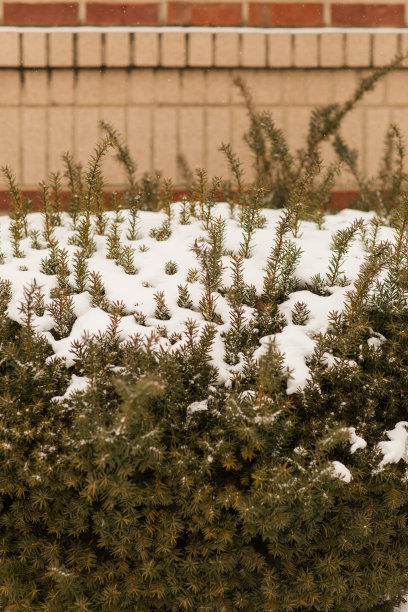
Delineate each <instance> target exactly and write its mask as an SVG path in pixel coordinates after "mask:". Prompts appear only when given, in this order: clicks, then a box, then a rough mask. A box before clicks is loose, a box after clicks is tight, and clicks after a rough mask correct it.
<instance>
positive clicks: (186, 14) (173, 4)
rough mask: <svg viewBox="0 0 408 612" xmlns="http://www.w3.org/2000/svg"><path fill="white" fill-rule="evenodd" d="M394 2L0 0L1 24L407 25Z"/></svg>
mask: <svg viewBox="0 0 408 612" xmlns="http://www.w3.org/2000/svg"><path fill="white" fill-rule="evenodd" d="M406 5H407V3H406V2H398V1H397V0H396V1H395V2H394V1H391V2H388V1H384V0H382V1H379V0H369V1H360V2H353V1H352V0H351V1H350V0H343V2H339V1H335V0H321V1H320V2H316V1H314V0H308V1H307V2H296V1H293V0H280V1H278V2H274V1H268V2H265V1H262V0H254V1H251V0H241V1H239V0H224V1H211V0H210V1H206V0H201V1H200V0H199V1H196V0H181V1H173V0H166V1H164V0H150V1H146V0H141V1H129V2H109V1H106V0H103V1H93V0H91V1H87V0H78V1H77V2H66V1H64V0H62V1H61V0H58V1H55V0H54V1H40V2H33V1H27V0H26V1H19V0H18V1H11V0H10V1H4V2H0V23H1V24H3V25H43V26H44V25H59V26H74V25H102V26H113V25H116V26H118V25H195V26H204V25H212V26H242V25H244V26H246V25H249V26H255V27H257V26H258V27H259V26H260V27H280V26H284V27H293V26H301V27H302V26H303V27H304V26H351V27H353V26H377V27H378V26H391V27H402V26H405V25H408V23H407V18H408V14H407V11H406Z"/></svg>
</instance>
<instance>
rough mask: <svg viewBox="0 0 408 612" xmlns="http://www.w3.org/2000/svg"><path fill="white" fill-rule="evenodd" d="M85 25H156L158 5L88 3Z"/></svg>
mask: <svg viewBox="0 0 408 612" xmlns="http://www.w3.org/2000/svg"><path fill="white" fill-rule="evenodd" d="M86 23H87V25H111V26H113V25H158V24H159V4H158V3H157V2H142V3H137V4H131V3H127V4H117V3H116V2H88V4H87V5H86Z"/></svg>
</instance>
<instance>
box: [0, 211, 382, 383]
mask: <svg viewBox="0 0 408 612" xmlns="http://www.w3.org/2000/svg"><path fill="white" fill-rule="evenodd" d="M180 207H181V205H180V204H174V205H173V219H172V222H171V233H170V236H169V238H168V239H167V240H156V239H155V238H153V237H151V236H150V233H151V230H152V229H154V228H157V227H159V226H160V225H161V224H162V222H163V221H164V220H165V215H164V213H162V212H150V211H149V212H148V211H140V212H139V223H138V229H137V240H128V239H127V238H126V233H127V227H128V224H129V223H128V219H127V213H126V211H121V217H122V219H123V221H122V222H121V223H119V232H120V241H121V245H122V247H123V246H127V245H128V246H129V247H131V248H132V249H133V250H134V257H133V261H134V267H135V272H136V273H135V274H127V273H126V272H125V270H124V268H123V266H121V265H118V264H117V263H116V262H115V260H113V259H108V258H107V250H108V246H107V238H106V236H100V235H99V236H98V235H96V236H94V240H95V245H96V250H95V252H94V253H93V254H92V256H91V257H90V258H89V259H88V268H89V271H94V272H98V273H100V275H101V277H102V283H103V286H104V288H105V297H106V300H107V304H109V303H110V304H112V303H114V302H116V303H120V304H121V306H122V309H123V310H122V312H123V316H122V318H121V324H120V334H121V338H122V339H123V340H125V339H126V338H128V337H129V336H130V335H131V334H135V333H141V334H148V335H150V334H151V333H152V331H153V330H157V329H159V331H160V333H161V334H164V335H165V336H167V337H161V338H160V342H161V344H162V345H163V346H166V347H169V348H171V343H170V340H169V339H168V338H169V337H170V336H171V335H172V334H181V337H180V339H179V340H178V342H175V343H174V344H173V346H174V347H177V345H178V343H180V342H182V341H183V338H182V336H183V332H184V330H185V322H186V320H187V319H194V320H196V321H197V322H198V323H199V324H200V325H204V323H205V321H204V318H203V316H202V314H201V313H200V311H199V301H200V297H201V295H202V292H203V286H202V284H201V283H200V280H199V274H198V272H199V265H198V261H197V257H196V256H195V254H194V253H193V251H192V246H193V244H194V242H195V241H198V243H200V242H201V241H203V242H204V241H205V240H206V239H207V236H208V233H207V231H205V230H203V227H202V226H203V224H202V222H201V221H200V220H198V219H195V218H191V223H189V224H188V225H182V224H180V222H179V214H180ZM262 212H263V214H264V216H265V217H266V220H267V223H266V225H265V227H264V228H262V229H257V230H256V232H255V235H254V239H253V250H252V253H251V256H250V257H249V258H247V259H244V260H243V272H244V280H245V282H246V283H248V284H252V285H254V286H255V288H256V291H257V294H261V293H262V285H263V278H264V275H265V272H264V270H265V265H266V261H267V258H268V254H269V251H270V249H271V245H272V243H273V239H274V232H275V227H276V224H277V222H278V220H279V217H280V216H281V214H282V212H281V211H279V210H266V209H265V210H263V211H262ZM213 215H214V217H217V216H221V217H222V218H223V219H225V221H226V229H225V242H224V249H223V253H224V254H223V255H222V266H223V271H222V279H221V283H222V286H224V287H228V286H229V285H230V284H231V258H230V254H231V253H238V252H239V249H240V243H241V242H242V228H241V226H240V224H239V223H238V221H237V220H235V219H233V218H231V217H230V214H229V207H228V206H227V205H226V204H219V205H217V207H216V209H215V210H213ZM106 216H107V217H108V218H109V219H110V221H112V220H113V219H114V216H115V215H114V213H112V212H108V213H106ZM372 216H373V215H372V214H371V213H362V212H360V211H355V210H343V211H341V212H340V213H338V214H336V215H327V216H326V217H325V219H324V228H323V229H321V230H319V229H318V228H317V226H316V225H315V224H314V223H311V222H303V223H302V225H301V235H300V237H299V238H294V239H293V241H294V242H295V243H296V245H297V246H299V247H300V249H301V251H302V253H301V259H300V262H299V264H298V265H297V268H296V273H295V276H296V279H297V280H298V284H299V286H300V287H301V286H306V284H307V283H310V280H311V277H313V276H314V275H316V274H321V276H322V277H323V278H324V277H325V274H326V272H327V271H328V262H329V258H330V254H331V252H330V245H331V240H332V236H333V234H334V233H335V232H336V231H337V230H339V229H344V228H347V227H348V226H350V224H351V223H352V222H353V221H355V220H356V219H358V218H363V219H364V220H365V221H367V222H368V221H369V220H370V219H371V218H372ZM9 225H10V220H9V218H8V217H1V218H0V231H1V244H2V250H3V253H4V255H5V258H4V263H3V265H1V266H0V275H1V278H3V279H9V280H10V281H11V282H12V287H13V297H12V299H11V302H10V305H9V311H8V312H9V316H10V317H11V318H12V319H14V320H16V321H18V322H21V314H20V312H19V304H20V302H21V300H22V298H23V288H24V286H28V285H29V284H30V283H31V282H32V281H33V280H34V279H35V280H36V281H37V283H38V284H39V285H40V286H41V287H42V291H43V293H44V294H45V296H46V299H47V301H48V302H50V301H52V300H51V298H50V292H51V291H52V289H54V288H56V287H57V286H58V283H57V278H56V275H53V274H44V272H42V271H41V269H43V268H44V266H42V265H41V262H42V260H44V259H45V258H47V257H48V256H49V249H47V248H46V246H45V243H44V241H43V240H41V239H40V244H41V247H42V248H40V249H38V248H37V249H36V248H32V246H30V245H31V243H32V239H30V238H25V239H23V240H22V241H21V243H20V244H21V249H22V251H23V252H24V253H25V257H24V258H21V257H13V254H12V248H11V245H10V244H9ZM28 225H29V230H31V231H32V230H37V231H39V232H41V231H42V226H43V219H42V216H41V214H40V213H32V214H30V215H28ZM382 232H383V234H384V237H391V230H390V229H389V228H382ZM74 234H75V232H74V231H73V229H72V222H71V219H70V217H69V216H68V215H67V214H65V213H63V214H62V225H61V226H59V227H55V229H54V237H55V239H56V240H57V242H58V248H59V249H66V251H67V252H68V261H69V264H68V266H69V271H70V277H69V283H70V284H71V285H72V286H74V285H75V281H74V264H73V256H74V253H75V252H76V251H78V246H76V245H74V244H71V242H72V237H73V236H74ZM364 255H365V254H364V249H363V244H362V241H361V240H360V239H357V240H355V241H354V242H353V243H352V244H351V247H350V251H349V254H348V257H347V259H346V260H345V262H344V265H343V266H342V268H343V271H344V274H345V276H346V277H347V279H349V283H351V282H352V281H353V280H354V279H355V278H356V275H357V273H358V270H359V266H360V264H361V263H362V262H363V260H364ZM169 261H172V262H174V263H175V264H176V268H177V269H176V272H174V274H168V273H166V264H167V263H168V262H169ZM193 269H195V270H197V273H196V275H195V279H194V276H193V278H192V279H190V280H193V282H188V280H189V279H188V274H189V270H193ZM88 284H89V280H88ZM185 284H187V287H188V291H189V294H190V297H191V300H192V308H180V307H179V306H178V305H177V300H178V285H185ZM326 289H327V293H328V295H323V296H322V295H316V294H315V293H312V292H311V291H310V290H307V289H299V290H297V291H294V292H293V293H291V294H290V296H289V299H287V300H286V301H285V302H283V303H282V304H281V305H280V306H279V310H280V311H281V312H282V313H283V314H284V316H285V319H286V325H285V327H284V328H283V330H282V331H281V332H280V333H278V334H276V335H275V338H276V341H277V346H278V348H279V349H280V350H281V351H282V352H283V353H284V356H285V365H286V366H287V367H288V368H289V369H290V370H291V377H290V378H289V381H288V393H293V392H295V391H296V390H297V389H298V388H299V387H303V386H304V384H305V382H306V379H307V376H308V368H307V366H306V363H305V358H306V357H309V356H310V355H311V354H312V352H313V349H314V346H315V341H314V340H313V338H314V336H315V335H316V334H317V333H319V332H321V333H324V332H325V331H326V330H327V327H328V315H329V313H330V312H331V311H333V310H341V308H342V305H343V301H344V296H345V293H346V291H347V290H348V289H350V286H347V285H346V286H340V287H339V286H333V287H329V286H327V287H326ZM161 291H162V292H164V295H165V302H166V305H167V308H168V310H169V318H168V319H164V320H163V319H158V318H157V316H156V307H157V304H156V301H155V294H157V293H158V292H161ZM72 299H73V312H74V315H75V321H74V323H73V325H72V329H71V330H70V332H69V333H68V334H67V335H66V337H63V338H61V339H59V340H56V339H55V338H54V336H53V334H52V329H53V328H54V327H55V321H54V319H53V318H52V316H51V314H49V313H47V312H45V313H44V314H43V315H42V316H37V317H36V318H35V322H34V323H35V325H36V329H37V331H38V332H43V333H44V335H45V336H46V337H47V339H48V341H49V342H50V344H51V346H52V348H53V351H54V353H55V355H58V356H60V357H64V358H65V359H66V362H67V366H71V365H72V364H73V354H72V353H71V351H70V347H71V344H72V341H73V340H78V339H80V338H81V336H82V335H83V334H84V333H85V332H88V333H91V334H93V333H97V332H99V331H102V332H103V331H105V330H106V328H107V327H108V325H109V321H110V319H109V308H108V307H106V308H105V309H103V308H100V307H92V305H91V297H90V294H89V292H88V291H87V290H85V291H83V292H81V293H75V294H73V295H72ZM296 302H304V303H305V304H306V305H307V307H308V310H310V315H309V319H308V321H307V322H306V323H305V324H304V325H294V324H293V323H292V316H291V313H292V310H293V307H294V305H295V304H296ZM215 308H216V312H217V313H218V314H219V316H220V317H221V320H222V323H220V324H218V325H217V335H216V338H215V342H214V345H213V350H212V355H213V363H214V365H215V366H216V367H217V368H218V370H219V381H220V382H226V381H227V380H228V379H229V377H230V375H231V372H233V371H236V370H237V369H239V368H240V364H237V365H234V366H230V365H228V364H227V363H225V361H224V348H223V341H222V333H223V332H226V331H228V329H229V328H230V307H229V305H228V302H227V299H226V297H225V296H222V295H220V294H218V295H217V301H216V306H215ZM245 311H246V312H245V316H246V318H247V319H248V318H250V317H251V316H252V315H253V314H254V313H255V312H256V309H255V308H250V307H248V306H247V307H245ZM135 313H138V314H140V313H142V314H143V315H145V317H146V318H145V321H143V323H144V324H143V325H141V324H139V323H137V322H136V320H135V316H134V314H135ZM138 314H137V315H136V319H138ZM138 320H140V318H139V319H138ZM270 339H271V338H270V336H266V337H263V338H262V339H261V346H260V347H259V350H258V351H257V353H256V355H257V356H260V355H261V354H262V352H263V346H264V345H265V344H267V342H268V341H269V340H270Z"/></svg>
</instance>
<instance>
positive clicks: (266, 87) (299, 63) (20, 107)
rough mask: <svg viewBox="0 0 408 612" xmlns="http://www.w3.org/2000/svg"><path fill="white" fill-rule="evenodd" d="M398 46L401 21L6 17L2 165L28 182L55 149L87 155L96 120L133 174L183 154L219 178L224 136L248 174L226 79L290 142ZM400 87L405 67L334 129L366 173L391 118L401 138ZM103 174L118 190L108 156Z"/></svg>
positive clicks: (47, 166)
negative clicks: (22, 20) (147, 21)
mask: <svg viewBox="0 0 408 612" xmlns="http://www.w3.org/2000/svg"><path fill="white" fill-rule="evenodd" d="M38 4H40V3H36V5H38ZM58 4H60V5H63V4H64V3H58ZM105 4H107V3H105ZM190 4H191V6H195V3H190ZM230 4H233V3H230ZM163 6H164V3H163ZM169 6H170V5H169ZM348 6H352V5H351V4H350V5H348ZM378 6H380V5H378ZM167 8H168V7H167ZM249 8H250V7H249ZM220 14H221V13H220ZM407 51H408V29H405V28H388V29H387V28H364V29H361V28H360V29H358V30H356V29H352V28H346V27H345V28H330V29H327V28H300V29H299V28H262V29H261V28H248V27H246V28H224V27H204V28H203V27H201V28H194V27H133V26H126V27H84V26H80V27H76V26H74V27H64V28H61V27H10V26H2V27H1V28H0V135H1V138H0V165H4V164H8V165H10V166H11V167H12V168H13V169H14V171H15V172H16V174H17V178H18V181H19V182H20V184H21V185H22V186H23V187H24V188H26V189H33V188H35V187H36V185H37V184H38V181H40V180H42V179H44V178H47V176H48V175H49V173H50V172H52V171H55V170H58V169H61V161H60V160H61V154H62V153H63V152H65V151H67V150H69V151H71V152H73V153H74V155H75V156H76V158H77V159H79V160H81V161H82V162H84V163H85V162H86V161H87V159H88V157H89V155H90V153H91V152H92V148H93V146H94V145H95V142H96V140H97V138H98V127H97V124H98V120H99V119H105V120H107V121H110V122H112V123H113V124H114V125H115V127H116V128H117V129H118V130H119V131H120V132H122V134H123V135H124V137H125V138H126V140H127V141H128V143H129V145H130V147H131V149H132V151H133V153H134V155H135V157H136V159H137V161H138V164H139V169H140V171H144V170H153V169H158V170H161V171H163V173H164V174H165V175H167V176H170V177H172V178H173V180H174V183H175V185H176V186H178V185H181V178H182V177H181V176H180V174H179V171H178V168H177V164H176V159H177V155H178V154H179V153H183V154H184V155H185V156H186V157H187V158H188V159H189V161H190V164H191V166H192V167H194V166H205V167H207V168H208V170H209V173H210V174H214V175H222V176H227V175H228V168H227V167H226V164H225V161H224V159H223V157H222V156H221V154H220V153H219V152H218V147H219V146H220V144H221V142H231V143H232V144H233V146H234V148H235V150H236V151H237V153H238V154H239V155H240V157H241V158H242V161H243V162H244V163H245V166H246V169H247V172H248V173H249V172H250V158H249V156H248V151H247V149H246V147H245V145H244V144H243V142H242V135H243V133H244V131H245V129H246V127H247V122H248V120H247V117H246V112H245V109H244V106H243V103H242V99H241V98H240V96H239V94H238V91H237V89H236V87H235V86H234V84H233V81H234V78H235V76H237V75H238V74H242V76H243V77H244V78H245V79H246V81H247V82H248V84H249V86H250V88H251V90H252V92H253V95H254V99H255V103H256V105H257V107H258V108H259V109H263V108H266V109H268V110H270V111H271V112H272V113H273V116H274V117H275V118H276V121H277V123H278V125H279V126H280V127H281V128H283V130H284V132H285V133H286V134H287V136H288V139H289V143H290V145H291V147H292V150H296V149H297V148H299V147H301V146H302V144H303V139H304V136H305V132H306V129H307V123H308V118H309V115H310V112H311V110H312V109H313V108H314V107H315V106H316V105H320V104H328V103H332V102H342V101H344V100H346V99H347V97H348V96H349V95H350V94H351V92H352V91H353V89H354V88H355V87H356V85H357V82H358V79H359V77H361V76H362V75H365V74H366V73H367V72H368V71H369V70H370V69H372V68H373V67H376V66H382V65H384V64H385V63H387V62H388V61H389V60H390V59H391V58H392V57H393V56H394V55H395V53H397V52H400V53H404V52H407ZM407 66H408V63H407ZM407 94H408V71H407V70H406V69H405V68H403V69H400V70H397V71H395V72H394V73H393V74H390V75H389V76H388V77H387V78H386V79H385V80H383V81H382V82H381V83H380V84H379V85H378V87H377V88H376V90H375V91H374V92H373V93H370V94H369V95H368V96H366V98H365V99H364V100H363V102H362V103H360V104H359V107H358V108H357V109H356V110H355V111H354V112H353V113H352V114H351V115H350V117H349V118H348V119H347V120H346V122H345V125H344V130H343V133H344V136H345V137H346V139H347V141H348V142H349V143H350V144H351V145H353V146H355V147H357V148H358V149H359V151H360V153H361V161H362V169H363V170H364V171H365V172H367V173H369V174H371V173H374V172H375V171H376V168H377V165H378V162H379V159H380V157H381V154H382V140H383V136H384V133H385V130H386V128H387V125H388V124H389V122H390V121H396V122H398V123H399V124H400V125H401V128H402V131H403V134H404V135H405V136H406V137H408V108H407ZM332 158H333V156H332V152H331V151H330V150H329V148H326V159H327V160H331V159H332ZM105 170H106V176H107V180H108V183H109V186H110V187H119V186H120V185H121V183H122V179H123V177H122V174H121V170H120V169H119V168H118V166H117V165H116V163H115V162H114V160H113V159H108V160H107V162H106V166H105ZM4 186H5V184H4V182H3V181H2V179H1V178H0V190H1V189H4ZM337 187H338V188H339V189H350V188H352V187H353V185H352V183H351V182H350V177H349V176H347V175H344V174H343V175H341V176H340V177H339V179H338V182H337Z"/></svg>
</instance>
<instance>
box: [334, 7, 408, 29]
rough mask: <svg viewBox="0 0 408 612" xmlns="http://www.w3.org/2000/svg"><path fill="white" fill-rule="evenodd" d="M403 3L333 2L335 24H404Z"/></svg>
mask: <svg viewBox="0 0 408 612" xmlns="http://www.w3.org/2000/svg"><path fill="white" fill-rule="evenodd" d="M404 22H405V11H404V5H403V4H332V6H331V24H332V25H333V26H397V27H398V26H403V25H404Z"/></svg>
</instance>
